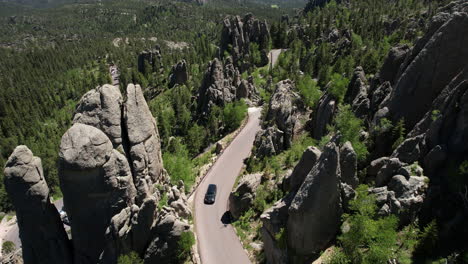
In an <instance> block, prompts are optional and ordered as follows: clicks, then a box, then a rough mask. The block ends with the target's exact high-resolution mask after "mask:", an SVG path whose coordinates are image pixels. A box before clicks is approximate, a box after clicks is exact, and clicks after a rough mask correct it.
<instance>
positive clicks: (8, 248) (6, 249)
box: [2, 240, 16, 254]
mask: <svg viewBox="0 0 468 264" xmlns="http://www.w3.org/2000/svg"><path fill="white" fill-rule="evenodd" d="M15 249H16V246H15V243H13V242H11V241H8V240H7V241H5V242H3V244H2V253H3V254H9V253H11V252H13V251H15Z"/></svg>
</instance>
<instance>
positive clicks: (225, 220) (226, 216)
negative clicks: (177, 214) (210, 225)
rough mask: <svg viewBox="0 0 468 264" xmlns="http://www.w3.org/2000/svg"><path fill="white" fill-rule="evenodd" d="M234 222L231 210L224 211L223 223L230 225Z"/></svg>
mask: <svg viewBox="0 0 468 264" xmlns="http://www.w3.org/2000/svg"><path fill="white" fill-rule="evenodd" d="M232 222H234V219H233V217H232V214H231V212H229V211H226V212H224V214H223V215H222V216H221V223H223V224H224V225H229V224H231V223H232Z"/></svg>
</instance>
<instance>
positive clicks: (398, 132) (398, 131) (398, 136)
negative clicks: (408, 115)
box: [392, 118, 406, 149]
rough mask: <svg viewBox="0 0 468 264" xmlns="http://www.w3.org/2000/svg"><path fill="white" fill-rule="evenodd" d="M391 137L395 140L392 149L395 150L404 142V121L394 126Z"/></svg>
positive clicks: (401, 120)
mask: <svg viewBox="0 0 468 264" xmlns="http://www.w3.org/2000/svg"><path fill="white" fill-rule="evenodd" d="M393 136H394V138H395V142H394V143H393V146H392V148H393V149H396V148H398V146H400V144H401V143H403V141H405V136H406V128H405V119H403V118H402V119H400V121H398V123H397V124H396V126H395V127H394V128H393Z"/></svg>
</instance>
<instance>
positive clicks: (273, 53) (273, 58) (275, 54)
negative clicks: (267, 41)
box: [268, 49, 283, 70]
mask: <svg viewBox="0 0 468 264" xmlns="http://www.w3.org/2000/svg"><path fill="white" fill-rule="evenodd" d="M282 51H283V50H282V49H272V50H270V52H269V53H268V59H269V61H270V70H271V69H272V68H273V67H275V65H276V63H278V58H279V55H280V54H281V52H282Z"/></svg>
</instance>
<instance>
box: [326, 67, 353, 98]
mask: <svg viewBox="0 0 468 264" xmlns="http://www.w3.org/2000/svg"><path fill="white" fill-rule="evenodd" d="M348 84H349V80H348V78H346V77H343V76H342V75H341V74H338V73H334V74H333V75H332V76H331V86H330V88H328V91H329V92H330V93H331V94H332V95H334V96H335V97H336V99H337V100H338V102H339V103H341V102H343V99H344V97H345V94H346V91H347V90H348Z"/></svg>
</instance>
